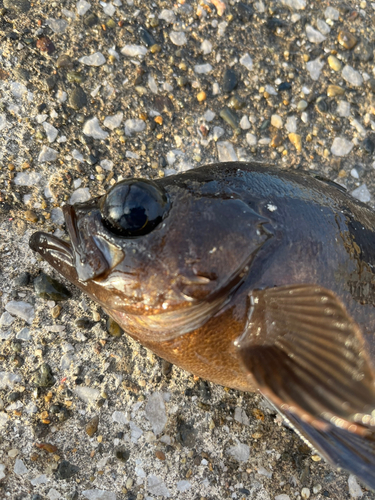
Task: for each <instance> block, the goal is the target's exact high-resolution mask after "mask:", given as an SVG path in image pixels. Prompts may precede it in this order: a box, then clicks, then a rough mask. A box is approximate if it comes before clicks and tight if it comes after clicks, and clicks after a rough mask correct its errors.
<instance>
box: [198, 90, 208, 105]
mask: <svg viewBox="0 0 375 500" xmlns="http://www.w3.org/2000/svg"><path fill="white" fill-rule="evenodd" d="M206 98H207V94H206V92H204V91H203V90H202V91H201V92H199V93H198V94H197V99H198V101H199V102H203V101H205V100H206Z"/></svg>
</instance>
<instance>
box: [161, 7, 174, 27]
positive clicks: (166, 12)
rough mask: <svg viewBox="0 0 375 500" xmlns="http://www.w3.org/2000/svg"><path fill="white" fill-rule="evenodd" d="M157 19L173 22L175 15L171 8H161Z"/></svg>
mask: <svg viewBox="0 0 375 500" xmlns="http://www.w3.org/2000/svg"><path fill="white" fill-rule="evenodd" d="M159 19H163V21H165V22H167V23H169V24H173V23H174V22H175V21H176V15H175V13H174V12H173V10H171V9H163V10H162V11H161V12H160V14H159Z"/></svg>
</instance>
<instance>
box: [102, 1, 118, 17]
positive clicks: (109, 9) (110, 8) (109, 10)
mask: <svg viewBox="0 0 375 500" xmlns="http://www.w3.org/2000/svg"><path fill="white" fill-rule="evenodd" d="M101 4H102V7H103V12H104V14H106V15H107V16H109V17H111V16H113V14H114V13H115V12H116V7H115V6H114V5H112V4H111V3H105V2H101Z"/></svg>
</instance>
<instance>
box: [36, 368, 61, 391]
mask: <svg viewBox="0 0 375 500" xmlns="http://www.w3.org/2000/svg"><path fill="white" fill-rule="evenodd" d="M55 382H56V379H55V377H54V376H53V373H52V369H51V367H50V366H49V365H48V364H47V363H43V364H42V365H40V367H39V368H38V370H37V372H36V374H35V375H34V377H33V383H34V385H35V386H36V387H52V386H53V385H54V384H55Z"/></svg>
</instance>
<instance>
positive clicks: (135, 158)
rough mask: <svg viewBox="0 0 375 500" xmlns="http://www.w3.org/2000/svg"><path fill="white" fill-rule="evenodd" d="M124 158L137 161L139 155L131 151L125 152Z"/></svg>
mask: <svg viewBox="0 0 375 500" xmlns="http://www.w3.org/2000/svg"><path fill="white" fill-rule="evenodd" d="M125 156H126V158H131V159H132V160H139V155H137V153H133V151H126V153H125Z"/></svg>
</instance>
